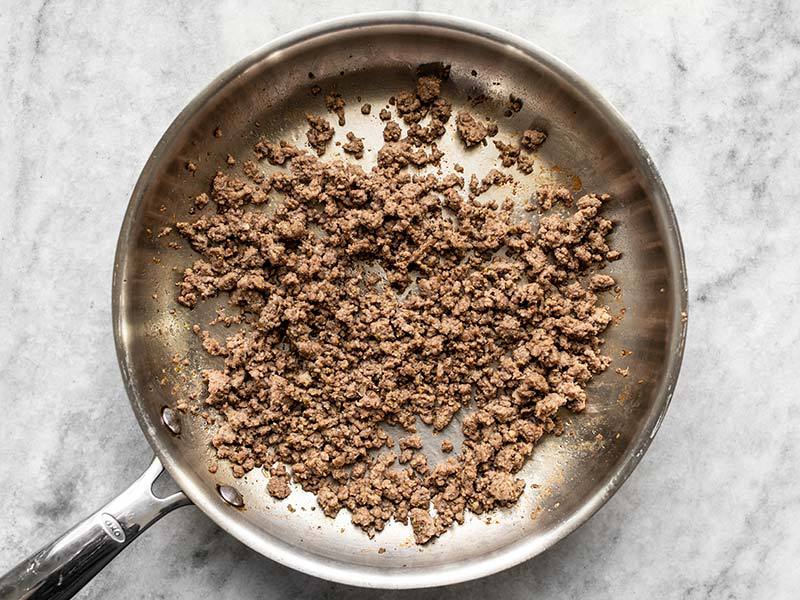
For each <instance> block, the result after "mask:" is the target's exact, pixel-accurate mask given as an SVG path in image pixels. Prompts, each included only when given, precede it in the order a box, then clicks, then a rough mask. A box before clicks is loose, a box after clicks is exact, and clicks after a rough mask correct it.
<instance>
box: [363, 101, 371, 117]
mask: <svg viewBox="0 0 800 600" xmlns="http://www.w3.org/2000/svg"><path fill="white" fill-rule="evenodd" d="M371 112H372V104H370V103H369V102H365V103H364V104H362V105H361V114H362V115H368V114H369V113H371Z"/></svg>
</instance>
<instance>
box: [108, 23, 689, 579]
mask: <svg viewBox="0 0 800 600" xmlns="http://www.w3.org/2000/svg"><path fill="white" fill-rule="evenodd" d="M378 25H406V26H407V25H411V26H413V25H419V26H428V27H440V28H443V29H449V30H454V31H457V32H461V33H466V34H470V35H475V36H478V37H482V38H485V39H488V40H489V41H493V42H499V43H502V44H506V45H509V46H511V47H512V48H514V49H516V50H518V51H520V52H521V53H523V54H524V55H526V56H527V57H528V58H530V59H532V60H535V61H537V62H539V63H541V64H543V65H545V66H546V67H548V68H550V69H552V70H553V71H554V72H556V73H557V74H558V75H559V76H561V77H563V78H564V79H565V80H567V81H568V82H569V83H570V84H571V85H572V86H574V88H575V89H576V90H577V91H578V92H579V93H581V94H584V95H585V96H586V97H587V98H588V99H589V100H590V102H591V103H592V105H593V106H594V108H596V109H597V110H598V111H599V112H600V113H602V114H603V116H604V117H605V118H607V119H608V120H609V122H610V123H611V125H612V126H613V127H614V128H615V129H616V130H617V131H618V132H619V134H620V135H621V136H622V137H623V138H626V139H627V140H629V141H630V142H631V143H632V144H633V146H634V148H635V154H636V159H637V161H638V163H639V165H640V167H641V169H642V172H643V174H644V175H645V177H646V178H647V179H648V180H649V182H650V183H651V184H652V186H653V189H654V194H653V196H654V206H655V207H656V208H657V210H660V215H659V216H660V217H661V219H662V220H663V224H664V227H665V234H666V236H667V238H671V239H669V242H670V244H669V245H668V248H669V249H670V250H671V252H668V253H667V260H668V263H669V265H670V274H671V276H672V277H674V285H673V287H672V290H671V291H672V293H673V296H674V298H673V300H674V307H675V308H674V314H673V315H672V317H673V318H672V326H671V331H670V346H669V352H668V354H667V359H666V360H667V368H666V371H665V373H666V375H665V377H664V379H663V381H662V382H661V385H660V386H659V389H658V393H657V395H656V397H657V399H658V404H659V406H658V408H657V410H653V411H652V414H651V415H650V416H649V418H648V420H647V421H646V422H645V424H644V426H643V427H642V429H641V431H640V433H639V438H640V439H639V442H638V443H637V444H635V445H632V446H631V448H629V449H628V451H627V452H626V454H625V455H623V457H622V458H621V460H620V466H619V467H618V468H617V469H616V471H614V472H612V474H611V476H610V478H609V479H608V481H607V483H606V484H605V485H604V486H603V487H602V488H600V489H598V490H597V492H595V493H594V494H593V495H592V496H590V497H589V498H588V499H587V500H586V501H585V502H584V504H583V505H582V506H581V507H580V508H579V509H578V510H576V511H575V512H573V513H572V514H571V515H570V516H569V517H568V518H566V519H565V520H564V521H563V522H562V523H561V524H560V525H558V526H557V527H556V528H554V529H553V530H552V531H550V532H548V534H547V535H544V536H537V537H528V538H523V539H521V540H518V541H516V542H513V543H511V544H509V545H508V546H506V547H504V548H502V549H500V550H497V551H495V552H493V553H491V555H490V556H488V557H478V558H471V559H465V560H462V561H459V562H455V563H449V564H447V565H444V566H443V565H438V566H428V567H419V568H413V569H403V570H402V571H401V570H400V569H381V568H379V567H373V566H366V565H357V564H353V563H350V562H347V561H346V560H339V559H331V558H327V557H324V556H320V555H317V554H312V553H307V552H303V551H301V550H300V549H298V548H296V547H293V546H290V545H289V544H287V543H285V542H283V541H281V540H278V539H277V538H273V537H272V536H269V535H254V533H253V532H252V531H250V530H249V529H248V528H247V527H245V526H244V525H242V524H240V523H239V522H237V521H235V520H233V519H231V518H230V516H228V515H227V514H226V513H225V512H224V511H223V510H220V508H219V506H217V505H215V504H214V503H213V502H212V501H211V499H210V496H209V494H208V491H207V490H204V489H202V488H201V487H200V486H198V485H196V484H195V482H194V481H193V480H192V478H191V477H190V476H189V475H188V474H187V473H185V472H184V471H183V470H182V469H181V467H180V466H179V465H178V464H177V462H176V461H175V460H174V459H173V457H172V455H171V453H170V452H169V450H168V449H167V448H166V446H165V445H164V444H163V442H162V441H161V437H162V436H163V435H164V433H163V432H162V431H160V430H157V429H156V428H155V427H154V425H153V423H152V422H151V421H150V419H149V418H148V417H147V415H146V414H145V411H144V409H143V403H142V401H141V400H140V398H139V394H138V391H137V389H136V387H135V386H134V385H133V383H132V376H131V373H132V370H131V361H130V356H129V354H128V346H127V344H126V341H125V338H126V330H125V328H126V325H125V323H124V320H123V319H122V315H124V313H125V310H124V309H125V306H124V300H125V299H124V297H123V295H122V285H123V282H122V277H123V275H122V274H123V273H124V272H125V268H124V267H125V265H126V260H127V256H126V253H127V248H128V246H129V240H130V237H131V233H132V231H131V230H132V221H133V214H134V213H135V211H136V209H137V207H138V205H139V203H140V202H141V199H142V197H143V196H144V194H145V192H146V191H147V189H148V187H149V184H150V179H151V176H152V173H153V171H154V168H155V165H156V163H157V161H158V159H159V158H160V155H161V154H162V151H163V150H164V149H165V148H166V147H168V145H169V144H170V143H171V142H172V140H173V139H174V138H175V137H176V135H177V133H178V132H179V131H180V129H181V128H182V127H183V126H184V125H185V123H186V122H187V121H188V120H189V118H190V117H191V116H192V115H193V114H194V113H195V112H196V111H197V110H198V109H199V108H200V107H201V106H202V105H203V104H204V103H205V102H206V101H207V100H208V99H209V98H211V97H212V96H214V94H216V93H217V92H218V91H220V90H221V89H222V88H223V87H225V86H226V85H228V83H230V82H231V81H232V80H233V79H235V78H236V77H237V75H238V74H240V73H242V72H243V71H245V70H246V69H247V68H249V67H250V66H252V65H254V64H256V63H258V62H259V61H261V60H263V59H265V58H266V57H267V56H269V55H270V54H273V53H275V52H278V51H281V50H284V49H287V48H289V47H291V46H293V45H295V44H299V43H301V42H303V41H307V40H309V39H312V38H315V37H318V36H322V35H326V34H330V33H335V32H338V31H343V30H349V29H353V28H358V27H370V26H378ZM687 305H688V284H687V276H686V264H685V257H684V250H683V244H682V241H681V236H680V231H679V229H678V224H677V220H676V217H675V213H674V211H673V208H672V205H671V202H670V199H669V195H668V193H667V190H666V188H665V186H664V184H663V181H662V179H661V176H660V174H659V172H658V170H657V168H656V166H655V164H654V163H653V161H652V159H651V158H650V156H649V154H648V153H647V151H646V150H645V148H644V146H643V145H642V143H641V141H640V140H639V138H638V136H637V135H636V134H635V132H634V131H633V130H632V129H631V127H630V126H629V125H628V124H627V123H626V121H625V120H624V118H623V117H622V115H621V114H620V113H619V111H618V110H617V109H616V108H615V107H614V106H613V105H612V104H611V103H610V102H609V101H608V100H606V99H605V98H604V97H603V96H601V95H600V94H599V93H598V92H597V91H596V90H595V89H594V88H593V87H592V86H591V85H590V84H588V83H587V82H586V81H585V80H584V79H583V78H581V77H580V76H579V75H577V73H575V72H574V71H573V70H572V69H571V68H570V67H568V66H567V65H566V64H565V63H563V62H561V61H560V60H559V59H557V58H556V57H554V56H552V55H551V54H550V53H548V52H547V51H545V50H543V49H541V48H539V47H538V46H536V45H535V44H533V43H531V42H528V41H527V40H525V39H523V38H521V37H519V36H517V35H514V34H511V33H509V32H506V31H504V30H501V29H499V28H496V27H493V26H490V25H486V24H483V23H480V22H477V21H473V20H470V19H465V18H461V17H452V16H449V15H443V14H439V13H432V12H413V11H383V12H372V13H364V14H358V15H350V16H344V17H338V18H335V19H331V20H326V21H323V22H320V23H317V24H314V25H310V26H307V27H304V28H301V29H298V30H296V31H293V32H291V33H288V34H285V35H282V36H280V37H278V38H276V39H274V40H273V41H271V42H269V43H267V44H265V45H263V46H261V47H260V48H258V49H256V50H255V51H253V52H251V53H250V54H248V55H247V56H245V57H244V58H242V59H241V60H239V61H238V62H237V63H235V64H234V65H233V66H231V67H229V68H228V69H226V70H225V71H223V72H222V73H221V74H220V75H218V76H217V77H216V78H215V79H214V80H213V81H212V82H211V83H210V84H208V85H207V86H206V87H205V88H204V89H203V90H202V91H201V92H199V93H198V94H197V95H196V96H195V97H194V98H193V99H192V100H191V101H190V102H189V103H188V104H187V105H186V107H185V108H184V109H183V110H182V111H181V112H180V113H179V115H178V116H177V117H176V118H175V120H174V121H173V122H172V123H171V124H170V126H169V127H168V128H167V130H166V131H165V133H164V134H163V135H162V137H161V138H160V140H159V142H158V144H157V145H156V147H155V149H154V150H153V152H152V153H151V155H150V157H149V158H148V160H147V162H146V163H145V166H144V167H143V169H142V172H141V174H140V176H139V178H138V180H137V183H136V185H135V186H134V189H133V192H132V194H131V197H130V201H129V204H128V208H127V210H126V212H125V216H124V219H123V222H122V226H121V229H120V234H119V238H118V242H117V247H116V255H115V260H114V271H113V281H112V315H113V327H114V341H115V347H116V352H117V359H118V362H119V366H120V371H121V374H122V379H123V383H124V385H125V389H126V392H127V395H128V399H129V401H130V403H131V406H132V409H133V412H134V414H135V415H136V419H137V421H138V422H139V425H140V427H141V429H142V431H143V433H144V435H145V438H146V439H147V441H148V443H149V444H150V446H151V447H152V448H153V450H154V452H155V453H156V455H157V456H158V458H159V459H160V460H161V462H162V464H163V465H164V467H165V468H166V469H167V471H168V472H169V474H170V476H171V477H172V478H173V479H174V480H175V482H176V483H177V484H178V485H179V486H180V488H181V489H182V490H183V491H184V493H185V494H186V495H187V496H188V497H189V498H190V499H191V500H192V502H193V503H194V504H195V505H197V506H198V508H200V510H202V511H203V512H204V513H205V514H206V515H208V516H209V517H210V518H211V519H212V520H213V521H215V522H216V523H217V524H218V525H219V526H220V527H221V528H222V529H224V530H225V531H227V532H228V533H230V534H231V535H233V536H234V537H236V538H237V539H238V540H239V541H241V542H242V543H244V544H246V545H247V546H249V547H250V548H252V549H253V550H255V551H256V552H258V553H260V554H262V555H263V556H265V557H267V558H270V559H272V560H275V561H277V562H279V563H281V564H283V565H286V566H288V567H291V568H293V569H296V570H298V571H301V572H304V573H306V574H308V575H312V576H316V577H320V578H323V579H327V580H330V581H335V582H338V583H344V584H348V585H354V586H359V587H368V588H384V589H413V588H426V587H437V586H443V585H449V584H455V583H460V582H464V581H469V580H473V579H478V578H481V577H485V576H488V575H491V574H493V573H497V572H499V571H502V570H505V569H507V568H510V567H512V566H514V565H517V564H520V563H522V562H524V561H526V560H529V559H531V558H533V557H534V556H536V555H538V554H540V553H541V552H543V551H545V550H546V549H548V548H550V547H551V546H552V545H554V544H555V543H556V542H558V541H559V540H561V539H563V538H564V537H566V536H567V535H569V534H570V533H572V532H573V531H574V530H576V529H577V528H578V527H579V526H580V525H582V524H583V523H584V522H586V521H587V520H588V519H589V518H590V517H591V516H592V515H594V514H595V513H596V512H597V511H598V510H599V509H600V508H601V507H602V506H603V505H604V504H605V503H606V502H607V501H608V500H609V499H610V498H611V496H612V495H613V494H614V493H616V491H617V490H618V489H619V488H620V487H621V486H622V484H623V483H624V482H625V481H626V480H627V478H628V476H629V475H630V474H631V473H632V472H633V470H634V469H635V468H636V466H637V465H638V463H639V461H640V460H641V458H642V456H643V455H644V453H645V452H646V450H647V448H648V447H649V445H650V443H651V441H652V439H653V438H654V437H655V434H656V432H657V431H658V429H659V427H660V425H661V422H662V421H663V419H664V416H665V414H666V411H667V409H668V407H669V404H670V401H671V399H672V394H673V391H674V389H675V385H676V383H677V379H678V375H679V372H680V367H681V362H682V359H683V351H684V345H685V340H686V330H687V324H686V322H685V319H682V318H681V316H682V314H685V311H686V310H687Z"/></svg>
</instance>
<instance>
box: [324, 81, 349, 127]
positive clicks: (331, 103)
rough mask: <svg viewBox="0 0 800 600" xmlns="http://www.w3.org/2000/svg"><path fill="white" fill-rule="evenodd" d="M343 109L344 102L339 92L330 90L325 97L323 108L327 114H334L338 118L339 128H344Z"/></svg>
mask: <svg viewBox="0 0 800 600" xmlns="http://www.w3.org/2000/svg"><path fill="white" fill-rule="evenodd" d="M344 107H345V101H344V98H343V97H342V95H341V94H340V93H339V92H337V91H335V90H332V91H330V92H328V93H327V94H326V95H325V108H327V109H328V112H332V113H335V114H336V116H337V117H339V127H344V125H345V119H344Z"/></svg>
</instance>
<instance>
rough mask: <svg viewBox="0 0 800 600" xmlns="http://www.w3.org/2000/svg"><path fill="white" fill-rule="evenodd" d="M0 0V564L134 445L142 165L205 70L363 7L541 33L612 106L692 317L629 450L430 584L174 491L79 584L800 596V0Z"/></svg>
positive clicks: (191, 592)
mask: <svg viewBox="0 0 800 600" xmlns="http://www.w3.org/2000/svg"><path fill="white" fill-rule="evenodd" d="M733 4H734V3H729V2H724V1H723V0H709V1H707V2H703V3H698V2H678V1H674V0H673V1H670V2H647V3H646V2H638V1H637V2H620V3H612V2H602V1H600V0H583V1H580V2H575V3H573V2H567V1H566V0H552V1H550V2H533V1H529V0H519V1H518V2H516V3H515V5H514V6H507V5H506V4H504V3H500V2H494V1H489V2H486V1H483V2H475V1H473V0H459V1H458V2H454V1H442V2H427V1H422V2H387V1H384V0H379V1H374V2H371V3H369V5H368V6H367V5H365V4H363V3H355V2H351V1H342V2H336V3H334V2H322V1H319V0H313V1H307V2H304V3H299V4H297V5H296V6H295V7H294V8H292V9H287V8H286V7H282V6H279V5H278V4H277V3H271V2H248V3H236V2H231V1H223V2H214V3H201V2H169V3H167V2H152V1H151V2H147V3H138V4H129V5H123V4H122V3H112V2H104V3H99V2H98V3H95V2H77V1H74V0H64V1H60V2H59V1H50V0H46V1H45V2H43V3H41V4H39V5H37V4H36V3H34V2H23V1H20V0H3V1H2V2H0V45H1V47H2V51H0V94H2V102H0V181H1V182H2V185H3V189H2V192H0V402H1V403H2V409H3V410H2V421H3V423H2V428H3V435H2V436H0V457H1V458H2V460H0V481H1V482H2V485H0V507H2V508H0V515H2V517H0V571H5V570H6V569H7V568H9V567H10V566H11V565H12V564H14V563H15V562H16V561H17V560H18V559H20V558H21V557H22V556H23V555H25V554H27V553H29V552H30V551H32V550H34V549H35V548H37V547H38V546H40V545H41V544H42V543H44V542H45V541H48V540H49V538H51V537H52V536H53V535H55V534H57V533H60V532H61V530H63V529H64V528H66V527H67V526H69V525H71V524H73V523H74V522H75V521H76V520H78V519H79V518H81V517H83V516H84V515H85V514H86V513H87V512H88V511H90V510H92V509H94V508H96V507H97V506H99V505H101V504H102V503H103V502H105V501H106V500H108V499H109V498H111V497H112V496H113V495H114V494H115V493H116V492H118V491H120V490H122V489H123V488H124V487H125V486H126V485H127V484H128V483H129V482H130V481H132V479H133V478H134V477H135V476H137V475H138V474H139V473H140V471H141V470H143V469H144V467H145V466H146V464H147V463H148V461H149V457H150V451H149V448H148V446H147V444H146V442H145V440H144V438H143V437H142V435H141V433H140V431H139V429H138V428H137V426H136V423H135V420H134V418H133V415H132V413H131V410H130V408H129V405H128V402H127V400H126V399H125V396H124V392H123V389H122V385H121V382H120V376H119V373H118V369H117V364H116V359H115V356H114V348H113V339H112V332H111V314H110V311H111V298H110V287H111V268H112V255H113V251H114V245H115V242H116V237H117V231H118V227H119V225H120V222H121V220H122V215H123V212H124V210H125V206H126V203H127V199H128V196H129V193H130V190H131V188H132V186H133V183H134V181H135V178H136V177H137V175H138V173H139V170H140V169H141V167H142V165H143V163H144V161H145V159H146V158H147V156H148V154H149V152H150V150H151V149H152V147H153V146H154V144H155V143H156V141H157V140H158V138H159V137H160V135H161V133H162V132H163V131H164V129H165V128H166V127H167V125H168V124H169V123H170V121H171V120H172V118H173V117H174V116H175V115H176V114H177V112H178V111H179V110H180V109H181V108H182V107H183V105H184V104H185V103H186V102H187V101H188V100H189V99H190V98H191V97H192V96H193V95H194V94H195V93H196V92H197V91H199V90H200V89H201V88H202V87H203V86H204V85H205V84H206V83H207V82H208V81H210V80H211V79H212V78H213V77H214V76H215V75H216V74H217V73H218V72H220V71H221V70H223V69H224V68H225V67H227V66H228V65H229V64H231V63H233V62H234V61H235V60H237V59H238V58H240V57H241V56H243V55H245V54H247V53H248V52H249V51H250V50H252V49H253V48H255V47H256V46H258V45H260V44H262V43H264V42H266V41H268V40H270V39H271V38H273V37H274V36H276V35H278V34H281V33H285V32H288V31H290V30H292V29H294V28H296V27H298V26H301V25H305V24H309V23H312V22H314V21H317V20H320V19H324V18H328V17H332V16H337V15H341V14H346V13H348V12H352V11H361V10H364V9H366V8H370V9H386V8H407V9H410V8H416V9H424V10H436V11H440V12H445V13H452V14H460V15H463V16H469V17H472V18H475V19H479V20H482V21H485V22H487V23H491V24H494V25H497V26H500V27H503V28H506V29H508V30H510V31H512V32H514V33H517V34H519V35H522V36H524V37H526V38H528V39H530V40H532V41H534V42H535V43H537V44H539V45H541V46H542V47H544V48H546V49H548V50H550V51H551V52H553V53H554V54H556V55H557V56H559V57H560V58H562V59H563V60H565V61H566V62H567V63H569V64H570V65H571V66H572V67H573V68H575V69H576V70H577V71H578V72H579V73H581V74H582V75H583V76H585V77H586V78H587V79H588V80H589V81H590V82H591V83H593V84H594V85H595V86H596V87H597V88H598V89H600V90H601V91H602V92H603V93H604V94H605V95H606V96H607V97H608V98H609V99H610V100H611V101H612V102H613V103H615V104H616V106H617V107H618V108H619V109H620V110H621V112H622V113H623V114H624V115H625V117H626V118H627V119H628V120H629V122H630V123H631V125H632V126H633V127H634V129H635V130H636V131H637V132H638V133H639V135H640V136H641V138H642V139H643V141H644V143H645V145H646V146H647V147H648V148H649V149H650V151H651V152H652V154H653V157H654V159H655V161H656V163H657V165H658V166H659V168H660V169H661V172H662V174H663V176H664V179H665V182H666V184H667V187H668V189H669V190H670V192H671V195H672V199H673V202H674V205H675V209H676V211H677V215H678V220H679V222H680V225H681V228H682V232H683V236H684V243H685V245H686V254H687V260H688V270H689V279H690V297H691V298H690V300H691V323H690V332H689V339H688V344H687V348H686V357H685V360H684V367H683V372H682V375H681V379H680V383H679V385H678V388H677V391H676V394H675V398H674V400H673V403H672V407H671V409H670V411H669V414H668V416H667V419H666V420H665V422H664V424H663V426H662V428H661V431H660V433H659V434H658V436H657V438H656V440H655V442H654V444H653V445H652V447H651V449H650V451H649V452H648V453H647V455H646V456H645V458H644V460H643V461H642V463H641V465H640V466H639V468H638V469H637V470H636V472H635V473H634V474H633V476H632V477H631V479H630V480H629V481H628V482H627V483H626V484H625V485H624V486H623V488H622V489H621V491H620V492H619V493H618V494H617V495H616V496H615V497H614V498H613V499H612V500H611V501H610V502H609V503H608V505H607V506H606V507H605V508H603V509H602V510H601V511H600V512H599V513H598V514H597V515H596V516H595V517H594V518H593V519H591V520H590V521H589V522H588V523H587V524H586V525H585V526H583V527H582V528H581V529H580V530H579V531H577V532H576V533H575V534H573V535H572V536H570V537H569V538H567V539H566V540H564V541H563V542H561V543H560V544H558V545H557V546H556V547H555V548H553V549H552V550H550V551H549V552H547V553H546V554H545V555H543V556H540V557H539V558H537V559H535V560H532V561H530V562H528V563H526V564H523V565H521V566H518V567H516V568H514V569H511V570H510V571H507V572H505V573H502V574H499V575H496V576H494V577H490V578H487V579H483V580H480V581H477V582H472V583H468V584H463V585H459V586H454V587H452V588H448V589H444V590H435V591H420V592H405V593H400V592H380V591H363V590H358V589H356V588H347V587H343V586H339V585H336V584H331V583H327V582H324V581H321V580H317V579H313V578H311V577H308V576H305V575H301V574H299V573H295V572H293V571H291V570H290V569H288V568H285V567H283V566H280V565H277V564H275V563H272V562H270V561H269V560H266V559H264V558H261V557H260V556H257V555H256V554H254V553H253V552H251V551H250V550H248V549H247V548H246V547H244V546H243V545H241V544H240V543H239V542H237V541H236V540H234V539H233V538H231V537H230V536H228V535H227V534H225V533H223V532H222V531H220V530H219V529H218V528H217V527H216V526H215V525H213V524H212V523H211V521H210V520H208V519H207V518H206V517H205V516H204V515H203V514H201V513H200V512H199V511H198V510H196V509H194V508H186V509H181V510H179V511H177V512H176V513H174V514H172V515H170V516H168V517H167V518H166V519H165V520H164V521H163V522H162V523H160V524H159V525H157V526H156V527H154V528H153V529H151V530H150V531H148V532H147V533H146V534H145V535H143V536H142V538H140V539H139V540H138V541H137V542H136V543H135V544H134V545H133V546H132V547H131V548H129V549H128V550H127V551H126V552H125V553H124V554H123V555H122V556H120V557H119V558H118V559H116V560H115V561H114V562H113V563H112V564H111V565H110V566H109V567H108V568H107V569H106V570H105V571H104V572H103V573H102V574H101V575H100V576H99V577H98V578H97V579H96V580H94V581H93V582H92V583H91V584H90V585H89V586H88V587H87V588H85V590H84V591H83V592H82V594H81V596H80V597H82V598H84V599H86V600H89V599H101V598H102V599H104V600H114V599H130V598H170V599H172V598H177V599H190V598H197V597H206V596H207V597H213V598H221V599H228V598H230V599H234V598H235V599H241V598H261V597H263V598H345V599H347V598H353V599H355V598H431V599H432V598H485V597H489V596H490V595H491V596H492V597H495V596H496V597H502V598H529V597H532V596H535V597H559V598H585V597H592V598H618V597H623V598H689V599H695V598H754V597H776V598H777V597H790V595H793V594H796V590H797V589H798V588H800V569H798V568H797V565H798V556H800V478H799V477H798V476H797V473H798V465H800V414H798V409H797V407H798V400H799V399H800V398H798V392H797V388H796V383H795V379H796V376H797V375H798V373H800V350H799V349H798V348H800V258H798V250H797V249H798V237H800V233H798V232H800V211H798V210H797V208H796V205H797V202H798V201H797V199H796V196H795V195H796V194H797V191H798V187H800V186H799V185H798V184H800V151H798V142H797V140H798V139H800V111H798V108H797V106H798V100H797V99H798V97H800V5H798V4H797V3H790V2H780V1H767V2H760V1H758V2H749V3H748V2H742V3H736V4H737V5H739V7H738V8H736V7H734V6H733Z"/></svg>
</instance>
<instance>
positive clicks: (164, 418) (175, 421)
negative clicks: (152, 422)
mask: <svg viewBox="0 0 800 600" xmlns="http://www.w3.org/2000/svg"><path fill="white" fill-rule="evenodd" d="M161 422H162V423H164V425H165V426H166V428H167V429H169V430H170V431H171V432H172V433H174V434H175V435H178V434H180V432H181V420H180V418H179V417H178V414H177V413H176V412H175V411H174V410H172V409H171V408H170V407H169V406H165V407H164V408H162V409H161Z"/></svg>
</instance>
